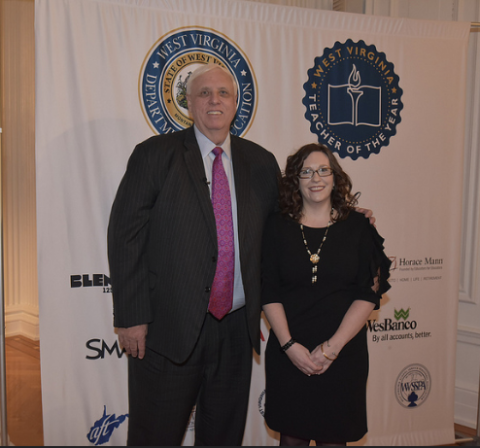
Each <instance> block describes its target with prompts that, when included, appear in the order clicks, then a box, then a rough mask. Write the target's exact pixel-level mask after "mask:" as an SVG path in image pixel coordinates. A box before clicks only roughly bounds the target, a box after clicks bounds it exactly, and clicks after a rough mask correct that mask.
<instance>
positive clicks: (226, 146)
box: [193, 125, 232, 160]
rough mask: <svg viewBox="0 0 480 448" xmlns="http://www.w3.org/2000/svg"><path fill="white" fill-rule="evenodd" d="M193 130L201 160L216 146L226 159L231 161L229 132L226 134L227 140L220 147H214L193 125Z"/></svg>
mask: <svg viewBox="0 0 480 448" xmlns="http://www.w3.org/2000/svg"><path fill="white" fill-rule="evenodd" d="M193 130H194V131H195V137H196V139H197V143H198V146H199V148H200V152H201V153H202V158H205V157H207V156H208V155H209V154H210V152H211V151H212V149H213V148H215V147H216V146H220V147H221V148H222V149H223V151H224V152H225V154H226V155H227V157H228V158H229V159H230V160H232V149H231V145H230V132H229V133H228V134H227V138H226V139H225V141H224V142H223V143H222V144H221V145H216V144H215V143H213V142H212V141H210V140H209V139H208V138H207V137H205V135H203V134H202V133H201V132H200V131H199V130H198V128H197V127H196V126H195V125H193Z"/></svg>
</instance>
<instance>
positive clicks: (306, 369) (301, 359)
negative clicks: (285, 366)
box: [285, 342, 333, 376]
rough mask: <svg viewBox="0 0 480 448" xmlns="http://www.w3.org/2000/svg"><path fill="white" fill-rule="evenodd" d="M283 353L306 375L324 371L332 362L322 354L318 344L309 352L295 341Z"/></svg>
mask: <svg viewBox="0 0 480 448" xmlns="http://www.w3.org/2000/svg"><path fill="white" fill-rule="evenodd" d="M285 353H286V355H287V356H288V357H289V359H290V361H292V363H293V365H294V366H295V367H297V368H298V369H299V370H300V371H301V372H303V373H304V374H305V375H308V376H311V375H321V374H322V373H325V372H326V371H327V370H328V368H329V367H330V365H331V364H332V362H333V361H331V360H328V359H327V358H326V357H325V356H324V354H323V352H322V349H321V346H320V345H319V346H317V347H316V348H315V349H314V350H313V351H312V352H310V351H308V349H307V348H306V347H304V346H303V345H302V344H299V343H298V342H296V343H295V344H293V345H292V346H291V347H290V348H289V349H288V350H287V351H286V352H285Z"/></svg>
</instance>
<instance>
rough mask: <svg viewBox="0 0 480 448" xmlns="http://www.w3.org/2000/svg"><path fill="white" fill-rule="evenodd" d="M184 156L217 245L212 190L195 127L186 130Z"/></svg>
mask: <svg viewBox="0 0 480 448" xmlns="http://www.w3.org/2000/svg"><path fill="white" fill-rule="evenodd" d="M184 158H185V165H186V167H187V171H188V174H189V175H190V178H191V180H192V183H193V186H194V189H195V192H196V194H197V196H198V202H199V204H200V207H201V209H202V211H203V215H204V217H205V222H206V223H207V227H208V230H209V232H210V235H211V237H212V240H213V241H214V243H215V245H216V244H217V229H216V225H215V215H214V213H213V206H212V200H211V198H210V190H209V188H208V185H207V184H206V179H207V178H206V176H205V166H204V164H203V160H202V154H201V152H200V148H199V147H198V143H197V139H196V138H195V133H194V131H193V127H191V128H189V129H188V130H187V132H186V136H185V154H184ZM192 224H194V223H192Z"/></svg>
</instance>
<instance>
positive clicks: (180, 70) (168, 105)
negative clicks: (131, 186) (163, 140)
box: [139, 27, 257, 136]
mask: <svg viewBox="0 0 480 448" xmlns="http://www.w3.org/2000/svg"><path fill="white" fill-rule="evenodd" d="M209 63H213V64H218V65H221V66H223V67H225V68H227V69H228V70H230V72H231V73H232V74H233V76H234V78H235V80H236V81H237V86H238V96H237V114H236V116H235V119H234V121H233V124H232V127H231V130H230V131H231V133H232V134H234V135H238V136H242V135H244V134H245V133H246V132H247V131H248V129H249V127H250V125H251V124H252V122H253V118H254V116H255V112H256V107H257V82H256V79H255V74H254V72H253V70H252V67H251V65H250V63H249V61H248V59H247V57H246V56H245V55H244V53H243V52H242V50H241V49H240V48H239V47H238V45H236V44H235V43H234V42H232V41H231V40H229V39H227V37H225V36H223V35H221V34H220V33H218V32H216V31H213V30H211V29H209V28H199V27H196V28H180V29H177V30H175V31H174V32H172V33H170V34H168V35H165V36H163V37H161V38H160V39H159V40H158V41H157V42H156V43H155V44H154V45H153V47H152V48H151V50H150V51H149V53H148V55H147V57H146V58H145V62H144V64H143V66H142V70H141V72H140V79H139V96H140V103H141V107H142V110H143V113H144V116H145V118H146V120H147V122H148V123H149V125H150V126H151V127H152V129H153V130H154V132H157V133H158V134H167V133H169V132H174V131H180V130H182V129H185V128H187V127H190V126H191V125H192V119H191V118H190V116H189V114H188V108H187V98H186V84H187V80H188V77H189V76H190V74H191V73H192V72H193V71H194V70H195V69H196V68H197V67H198V66H199V65H201V64H209Z"/></svg>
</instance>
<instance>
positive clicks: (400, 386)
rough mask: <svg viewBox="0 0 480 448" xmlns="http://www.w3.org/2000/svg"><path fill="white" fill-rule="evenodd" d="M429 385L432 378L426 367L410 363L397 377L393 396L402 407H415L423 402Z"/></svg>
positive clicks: (429, 387) (428, 392) (427, 393)
mask: <svg viewBox="0 0 480 448" xmlns="http://www.w3.org/2000/svg"><path fill="white" fill-rule="evenodd" d="M431 387H432V380H431V377H430V373H429V371H428V370H427V369H426V367H424V366H422V365H421V364H410V365H409V366H407V367H405V369H403V370H402V371H401V372H400V374H399V375H398V377H397V380H396V382H395V396H396V397H397V401H398V402H399V403H400V404H401V405H402V406H403V407H405V408H415V407H418V406H420V405H421V404H423V403H425V401H426V400H427V398H428V395H429V394H430V389H431Z"/></svg>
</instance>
